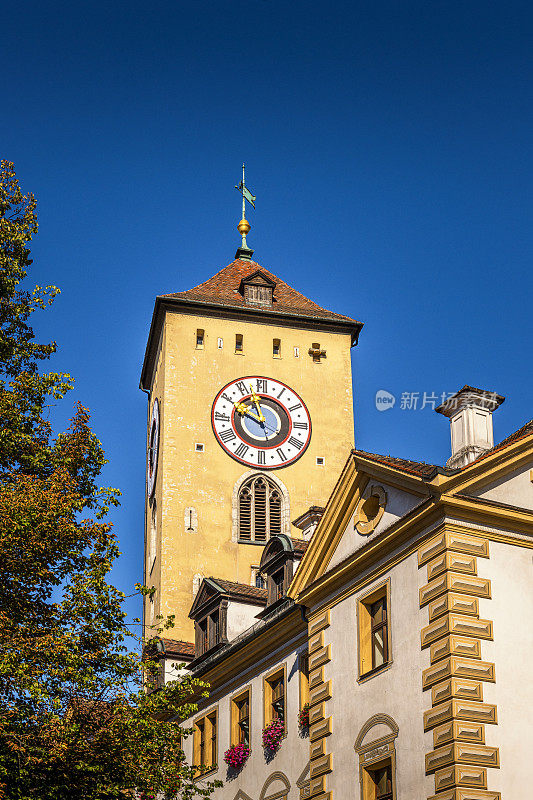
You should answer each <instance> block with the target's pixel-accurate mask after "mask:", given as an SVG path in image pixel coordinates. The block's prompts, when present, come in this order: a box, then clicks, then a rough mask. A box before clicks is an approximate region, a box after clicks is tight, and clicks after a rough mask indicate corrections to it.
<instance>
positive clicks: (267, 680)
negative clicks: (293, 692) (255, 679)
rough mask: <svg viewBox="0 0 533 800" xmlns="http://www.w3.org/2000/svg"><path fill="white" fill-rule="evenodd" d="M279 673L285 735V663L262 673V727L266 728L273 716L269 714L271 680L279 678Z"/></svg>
mask: <svg viewBox="0 0 533 800" xmlns="http://www.w3.org/2000/svg"><path fill="white" fill-rule="evenodd" d="M280 675H283V692H284V694H283V697H284V700H285V713H284V715H283V716H284V720H283V723H284V727H285V735H286V734H287V716H288V714H287V710H288V709H287V706H288V703H287V699H288V698H287V664H286V663H284V664H279V665H278V666H277V667H275V668H274V669H271V670H270V671H269V672H267V673H266V675H263V728H266V726H267V725H269V724H270V723H271V722H272V720H273V716H272V714H271V706H272V682H273V681H274V680H275V679H276V678H279V677H280Z"/></svg>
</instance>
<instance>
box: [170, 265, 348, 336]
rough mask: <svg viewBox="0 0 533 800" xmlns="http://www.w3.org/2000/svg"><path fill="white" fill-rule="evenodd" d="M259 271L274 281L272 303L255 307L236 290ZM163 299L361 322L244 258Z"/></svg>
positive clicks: (337, 320)
mask: <svg viewBox="0 0 533 800" xmlns="http://www.w3.org/2000/svg"><path fill="white" fill-rule="evenodd" d="M258 271H261V272H263V273H264V274H265V275H266V276H267V277H270V278H271V279H272V280H273V281H274V282H275V284H276V287H275V289H274V303H273V305H272V306H269V307H268V308H267V307H259V308H258V307H257V306H256V305H253V304H250V303H248V302H246V300H245V298H244V297H243V296H242V294H241V293H240V292H239V286H240V284H241V281H242V280H243V279H244V278H246V277H248V276H249V275H253V274H254V273H255V272H258ZM160 297H161V298H164V299H176V300H190V301H196V302H201V303H216V304H217V305H218V304H222V305H229V306H234V307H238V308H252V309H253V310H254V311H257V310H259V311H269V312H274V313H281V314H282V313H292V314H297V315H302V316H308V317H318V318H322V319H329V320H330V321H334V322H335V321H336V322H346V323H347V324H350V323H351V324H354V323H355V324H356V325H357V326H358V327H359V328H360V327H362V323H361V322H358V321H357V320H354V319H352V318H351V317H348V316H346V315H345V314H338V313H336V312H335V311H330V310H329V309H327V308H324V307H323V306H321V305H319V304H318V303H316V302H315V301H314V300H311V299H310V298H309V297H307V296H306V295H304V294H303V293H302V292H300V291H299V290H298V289H295V288H294V287H293V286H291V285H290V284H289V283H287V282H286V281H284V280H283V279H282V278H280V277H279V276H278V275H276V274H275V273H274V272H271V271H270V270H269V269H267V268H266V267H263V266H262V265H261V264H259V263H258V262H257V261H248V260H247V259H238V258H237V259H235V260H234V261H231V262H230V263H229V264H227V265H226V266H225V267H222V268H221V269H219V270H218V272H215V274H214V275H212V276H211V277H210V278H207V279H206V280H205V281H202V282H201V283H199V284H197V285H196V286H194V287H193V288H192V289H185V290H183V291H181V292H169V293H166V294H163V295H160Z"/></svg>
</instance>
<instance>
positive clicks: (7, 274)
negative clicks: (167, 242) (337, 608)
mask: <svg viewBox="0 0 533 800" xmlns="http://www.w3.org/2000/svg"><path fill="white" fill-rule="evenodd" d="M35 212H36V203H35V198H34V197H33V195H31V194H28V195H23V193H22V191H21V189H20V186H19V183H18V181H17V178H16V175H15V171H14V167H13V165H12V164H11V163H10V162H5V161H3V162H2V164H1V169H0V564H1V565H2V575H1V580H0V798H6V800H7V799H9V800H11V798H13V800H15V799H16V800H26V798H35V797H39V798H41V800H63V798H65V799H66V798H69V799H71V798H80V800H81V799H82V798H83V800H86V799H87V800H93V799H94V800H99V799H100V798H102V800H103V799H104V798H118V797H122V798H123V797H125V796H126V797H127V796H132V797H133V796H134V794H135V790H136V789H138V790H139V791H141V792H144V793H145V794H146V795H148V794H149V793H152V794H153V793H157V792H160V793H162V796H165V797H168V798H174V797H182V798H186V799H187V800H189V798H193V797H195V796H198V795H200V796H207V795H209V794H211V793H212V791H213V786H214V785H213V784H211V783H208V782H205V781H196V782H195V781H194V780H193V778H194V772H193V768H192V767H191V766H189V765H187V764H186V763H185V759H184V754H183V750H182V738H183V737H184V736H187V735H188V734H189V733H190V731H189V730H188V729H187V728H186V727H185V726H184V725H183V724H181V721H183V720H186V719H187V717H189V716H190V714H191V713H193V712H194V710H195V708H196V707H195V705H194V702H193V700H194V698H197V697H198V696H202V695H204V696H205V688H206V687H205V686H204V685H203V684H202V683H201V682H200V681H197V680H194V679H192V678H190V677H185V678H183V679H182V680H180V681H175V682H173V683H171V684H167V685H166V686H165V687H164V688H163V689H162V690H161V691H157V692H151V693H147V692H145V691H144V684H145V681H146V676H147V674H148V676H150V675H151V676H152V677H153V676H154V674H155V672H156V671H157V669H158V666H157V664H156V663H155V662H154V661H150V660H148V659H144V660H143V659H142V657H141V652H140V650H141V648H140V644H141V643H140V642H139V641H138V640H137V645H138V646H137V647H136V648H135V647H133V646H132V645H133V644H134V643H132V636H133V635H132V634H131V633H130V629H129V627H128V624H127V621H126V614H125V611H124V599H125V596H124V594H123V593H122V592H121V591H119V590H118V589H117V588H116V587H114V586H113V585H112V584H110V583H109V582H108V580H107V577H108V573H109V570H110V568H111V566H112V564H113V562H114V560H115V559H116V558H117V557H118V555H119V551H118V546H117V540H116V537H115V535H114V533H113V532H112V530H111V525H110V524H109V523H108V522H107V521H106V516H107V513H108V511H109V508H110V506H112V505H116V504H117V503H118V495H119V493H118V491H117V490H114V489H103V488H100V487H99V485H98V477H99V474H100V472H101V470H102V467H103V466H104V464H105V463H106V461H105V456H104V452H103V449H102V446H101V444H100V442H99V441H98V439H97V438H96V436H95V435H94V433H93V432H92V431H91V429H90V427H89V413H88V411H87V409H86V408H84V407H83V406H82V405H81V404H79V403H78V404H77V406H76V408H75V413H74V416H73V419H72V421H71V425H70V427H69V429H68V430H67V431H66V432H64V433H60V434H58V435H54V434H53V431H52V427H51V425H50V423H49V421H48V404H49V403H50V402H51V401H52V400H55V401H57V400H59V399H61V398H63V397H64V396H65V394H66V393H67V392H68V391H69V390H70V389H71V387H72V379H71V377H70V375H68V374H63V373H56V372H43V371H40V370H39V366H40V364H41V362H43V361H45V360H46V359H48V358H49V357H50V356H51V355H52V354H53V353H54V352H55V350H56V345H55V343H54V342H52V343H49V344H39V343H37V342H36V341H35V337H34V332H33V329H32V327H31V325H30V318H31V315H32V314H33V313H34V311H36V310H38V309H45V308H46V307H47V306H48V305H49V304H50V303H52V302H53V300H54V298H55V296H56V295H57V294H58V289H56V288H55V287H51V286H48V287H45V288H42V287H39V286H37V287H36V288H35V289H34V290H33V291H27V290H26V289H24V288H22V285H21V284H22V283H23V281H24V280H25V278H26V277H27V272H28V269H29V267H30V266H31V263H32V261H31V259H30V251H29V242H30V241H31V239H32V237H33V236H34V235H35V234H36V232H37V218H36V213H35ZM139 590H140V591H141V593H146V592H147V591H148V590H147V589H146V588H144V587H139ZM133 638H134V639H136V637H133Z"/></svg>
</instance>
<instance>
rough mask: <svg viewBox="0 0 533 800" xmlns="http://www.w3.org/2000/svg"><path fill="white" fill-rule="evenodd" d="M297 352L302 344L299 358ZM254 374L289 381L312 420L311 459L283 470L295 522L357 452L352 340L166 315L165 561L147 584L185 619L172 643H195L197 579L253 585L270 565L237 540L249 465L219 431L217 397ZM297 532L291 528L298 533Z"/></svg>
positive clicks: (159, 602) (161, 393) (161, 384)
mask: <svg viewBox="0 0 533 800" xmlns="http://www.w3.org/2000/svg"><path fill="white" fill-rule="evenodd" d="M197 328H203V329H204V330H205V342H204V349H203V350H199V349H197V348H196V330H197ZM237 333H238V334H242V335H243V337H244V354H243V355H241V354H236V353H235V335H236V334H237ZM219 337H220V338H222V339H223V343H224V344H223V348H222V349H218V347H217V340H218V338H219ZM274 338H278V339H280V340H281V358H277V357H273V354H272V340H273V339H274ZM314 342H319V343H320V347H321V348H323V349H325V350H326V351H327V358H325V359H322V360H321V362H320V363H319V364H317V363H314V362H313V359H312V358H311V356H310V355H309V354H308V350H309V348H310V347H311V345H312V343H314ZM294 347H299V350H300V356H299V358H295V356H294V354H293V352H294ZM246 375H260V376H262V375H264V376H266V377H271V378H274V379H278V380H281V381H283V382H285V383H287V384H288V385H289V386H291V387H292V388H294V389H295V390H296V391H297V392H298V394H299V395H300V396H301V397H302V399H303V400H304V402H305V403H306V405H307V408H308V410H309V413H310V415H311V421H312V438H311V442H310V445H309V447H308V448H307V450H306V451H305V453H304V454H303V455H302V457H301V458H300V459H299V460H298V461H297V462H296V463H295V464H293V465H290V466H287V467H285V468H284V469H279V470H274V475H275V476H276V477H278V478H279V479H280V480H281V481H282V483H283V484H284V486H285V487H286V488H287V490H288V493H289V496H290V519H291V520H293V519H295V518H296V517H298V516H299V515H300V514H302V513H303V512H304V511H306V510H307V509H308V508H309V506H310V505H325V503H326V501H327V499H328V497H329V494H330V492H331V490H332V488H333V485H334V483H335V481H336V480H337V478H338V475H339V473H340V470H341V468H342V466H343V464H344V462H345V461H346V458H347V455H348V452H349V450H350V448H352V447H353V446H354V429H353V405H352V383H351V358H350V335H349V334H336V333H325V332H322V331H320V332H317V331H313V330H309V331H306V330H304V329H301V328H291V327H285V326H283V327H282V326H277V325H271V324H262V323H258V322H252V321H250V322H242V321H237V320H231V319H227V318H214V317H208V316H205V317H199V316H192V315H187V314H184V313H180V312H167V314H166V319H165V324H164V326H163V333H162V361H161V362H159V360H158V367H157V369H156V372H155V376H154V381H153V386H152V392H151V395H150V410H151V405H152V402H153V400H154V399H155V397H158V398H159V402H160V404H161V434H160V447H159V463H158V472H157V483H156V490H155V497H156V502H157V517H158V555H157V559H156V564H155V566H154V569H153V571H152V574H151V575H150V576H146V580H147V581H148V583H149V584H150V585H155V586H156V588H157V593H156V596H155V613H161V614H163V615H167V614H175V615H176V624H175V627H174V628H173V629H172V630H171V631H169V633H168V635H169V636H172V637H173V638H177V639H185V640H188V641H192V640H193V625H192V622H191V620H189V619H188V612H189V610H190V607H191V604H192V600H193V593H192V583H193V576H194V575H195V574H201V575H202V576H205V577H209V576H214V577H219V578H226V579H227V580H233V581H238V582H241V583H247V584H249V583H250V576H251V566H252V565H257V564H259V560H260V558H261V552H262V547H261V546H258V545H253V544H238V543H237V542H232V495H233V490H234V486H235V483H236V482H237V480H238V479H239V478H241V477H242V476H243V474H245V473H247V472H248V471H249V468H248V467H246V466H245V465H242V464H239V463H238V462H236V461H234V460H233V459H232V458H230V457H229V456H228V455H227V454H226V453H225V451H224V450H223V449H222V448H221V447H220V445H219V444H218V443H217V441H216V439H215V437H214V434H213V431H212V428H211V406H212V403H213V400H214V398H215V395H216V394H217V392H218V391H219V389H220V388H221V387H222V386H224V385H225V384H226V383H228V382H230V381H232V380H235V379H237V378H240V377H243V376H246ZM196 442H201V443H203V444H204V445H205V450H204V452H203V453H197V452H195V443H196ZM317 456H323V457H324V458H325V460H326V461H325V466H323V467H321V466H317V465H316V457H317ZM270 474H272V472H271V473H270ZM190 506H192V507H194V508H195V509H196V510H197V514H198V530H197V532H195V533H190V532H186V530H185V528H186V525H185V522H184V513H185V509H186V508H187V507H190ZM149 513H150V512H149V509H147V528H149ZM298 533H299V531H298V530H297V529H296V528H294V527H293V526H291V535H293V536H295V535H297V534H298Z"/></svg>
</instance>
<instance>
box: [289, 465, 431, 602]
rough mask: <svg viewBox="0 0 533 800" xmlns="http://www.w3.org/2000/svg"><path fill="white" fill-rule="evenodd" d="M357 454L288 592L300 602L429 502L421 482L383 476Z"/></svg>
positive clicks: (419, 479) (345, 472)
mask: <svg viewBox="0 0 533 800" xmlns="http://www.w3.org/2000/svg"><path fill="white" fill-rule="evenodd" d="M359 461H360V459H356V458H355V457H354V454H353V453H352V454H351V455H350V458H349V459H348V461H347V462H346V465H345V467H344V469H343V471H342V473H341V476H340V478H339V480H338V481H337V485H336V486H335V489H334V490H333V493H332V495H331V497H330V499H329V501H328V503H327V505H326V509H325V511H324V514H323V516H322V518H321V520H320V523H319V524H318V527H317V529H316V531H315V532H314V534H313V537H312V539H311V543H310V545H309V547H308V549H307V551H306V553H305V555H304V557H303V559H302V561H301V563H300V566H299V568H298V570H297V572H296V574H295V576H294V579H293V582H292V584H291V586H290V588H289V596H290V597H292V598H294V599H297V597H298V595H300V594H301V593H302V592H303V591H304V590H305V589H306V588H307V587H309V586H310V585H311V584H312V583H314V582H315V581H317V580H319V579H320V578H321V577H322V576H323V575H325V573H327V572H329V571H330V570H332V569H334V568H335V567H337V566H338V565H339V564H341V563H342V562H343V561H345V560H346V559H348V558H349V557H350V556H351V555H353V554H355V553H357V551H358V550H362V549H363V548H365V547H367V546H368V545H369V543H370V542H372V541H373V540H375V539H376V538H378V537H379V536H380V535H381V534H382V533H383V532H384V531H386V530H387V529H388V528H390V527H391V526H393V525H394V524H396V523H397V522H398V521H399V520H401V519H402V518H403V517H405V516H407V515H408V514H410V513H411V512H412V511H413V510H414V509H416V508H417V507H418V506H420V505H422V504H423V503H425V502H427V498H428V494H429V492H428V488H427V486H426V485H425V484H424V481H423V480H422V479H421V478H416V477H412V476H408V477H406V478H405V479H404V477H403V476H401V475H398V477H397V480H393V479H392V478H390V476H387V477H389V481H385V480H383V478H384V475H383V474H382V472H381V471H380V469H379V468H375V467H374V466H373V465H372V464H371V463H368V464H365V465H364V467H362V466H361V465H360V464H359V463H358V462H359Z"/></svg>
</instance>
